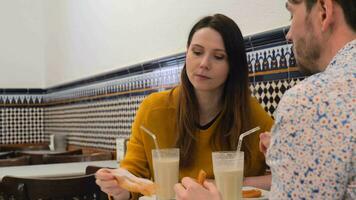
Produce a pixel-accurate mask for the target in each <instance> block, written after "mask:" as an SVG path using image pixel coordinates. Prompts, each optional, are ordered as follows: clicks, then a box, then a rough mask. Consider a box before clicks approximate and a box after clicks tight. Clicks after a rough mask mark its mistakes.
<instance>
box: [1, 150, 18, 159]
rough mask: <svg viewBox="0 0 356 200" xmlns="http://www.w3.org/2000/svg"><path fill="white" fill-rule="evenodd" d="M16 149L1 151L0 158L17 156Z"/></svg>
mask: <svg viewBox="0 0 356 200" xmlns="http://www.w3.org/2000/svg"><path fill="white" fill-rule="evenodd" d="M15 155H16V154H15V151H7V152H0V159H6V158H13V157H15Z"/></svg>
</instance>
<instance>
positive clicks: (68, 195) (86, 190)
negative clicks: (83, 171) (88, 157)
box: [2, 175, 107, 200]
mask: <svg viewBox="0 0 356 200" xmlns="http://www.w3.org/2000/svg"><path fill="white" fill-rule="evenodd" d="M2 182H4V183H9V184H21V183H23V184H25V189H26V194H27V197H28V198H29V199H30V200H39V199H46V200H47V199H48V200H59V199H65V200H67V199H77V200H82V199H86V200H96V199H107V197H106V195H103V194H102V193H101V190H100V188H99V186H98V185H96V183H95V177H94V175H84V176H76V177H69V178H68V177H67V178H20V177H12V176H5V177H4V178H3V179H2Z"/></svg>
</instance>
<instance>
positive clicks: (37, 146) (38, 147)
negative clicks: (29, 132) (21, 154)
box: [0, 144, 49, 151]
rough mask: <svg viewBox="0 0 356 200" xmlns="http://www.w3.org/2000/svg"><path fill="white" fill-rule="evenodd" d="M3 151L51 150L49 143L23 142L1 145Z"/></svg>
mask: <svg viewBox="0 0 356 200" xmlns="http://www.w3.org/2000/svg"><path fill="white" fill-rule="evenodd" d="M0 150H1V151H25V150H49V146H48V144H30V145H27V144H22V145H21V146H18V145H6V146H1V147H0Z"/></svg>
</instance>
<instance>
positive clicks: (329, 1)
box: [318, 0, 335, 32]
mask: <svg viewBox="0 0 356 200" xmlns="http://www.w3.org/2000/svg"><path fill="white" fill-rule="evenodd" d="M318 4H319V5H318V7H319V15H318V17H319V19H320V23H321V31H322V32H325V31H327V30H328V29H330V26H331V25H332V24H333V22H334V20H335V13H334V7H335V2H333V0H319V1H318Z"/></svg>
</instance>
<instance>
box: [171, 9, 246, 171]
mask: <svg viewBox="0 0 356 200" xmlns="http://www.w3.org/2000/svg"><path fill="white" fill-rule="evenodd" d="M205 27H209V28H212V29H214V30H216V31H217V32H219V33H220V35H221V37H222V38H223V41H224V45H225V50H226V52H227V57H228V64H229V74H228V77H227V80H226V82H225V85H224V91H223V94H222V96H221V103H222V110H221V113H220V115H221V116H220V120H219V123H218V125H217V127H216V129H215V132H214V133H213V136H212V139H211V141H210V145H211V147H212V149H213V151H218V150H236V147H237V141H238V137H239V136H240V134H241V133H242V132H243V131H246V130H247V129H248V128H251V127H249V124H248V122H249V121H250V109H249V108H250V106H249V98H250V95H251V94H250V90H249V86H248V67H247V59H246V51H245V45H244V40H243V36H242V34H241V31H240V29H239V27H238V26H237V25H236V23H235V22H234V21H233V20H231V19H230V18H228V17H226V16H224V15H222V14H216V15H213V16H207V17H204V18H203V19H201V20H200V21H199V22H197V23H196V24H195V25H194V26H193V28H192V30H191V31H190V33H189V37H188V42H187V47H189V45H190V43H191V40H192V37H193V35H194V33H195V32H196V31H198V30H199V29H201V28H205ZM180 88H181V89H180V90H179V91H180V94H179V101H178V112H177V121H178V122H177V131H178V138H177V142H176V146H177V147H179V148H180V153H181V154H180V157H181V158H180V166H181V167H187V166H189V165H190V164H191V163H192V160H193V158H194V157H195V152H194V148H195V144H196V134H197V133H198V131H199V127H198V126H197V124H199V109H198V108H199V105H198V101H197V98H196V96H195V92H194V87H193V85H192V84H191V82H190V81H189V79H188V76H187V72H186V66H185V65H184V68H183V70H182V73H181V87H180ZM242 150H243V151H244V152H245V160H246V163H249V160H250V159H249V157H250V149H249V147H248V145H247V143H246V142H243V146H242Z"/></svg>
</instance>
